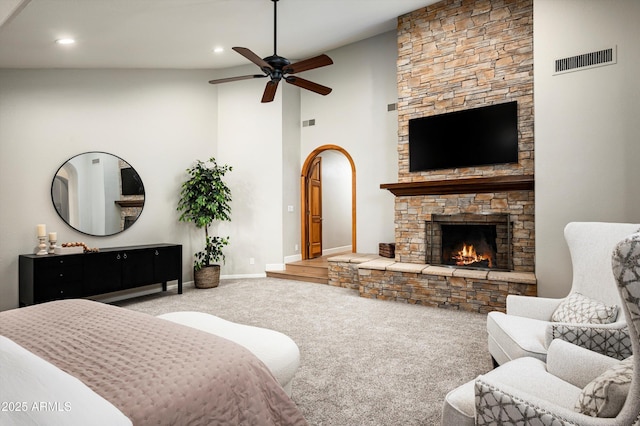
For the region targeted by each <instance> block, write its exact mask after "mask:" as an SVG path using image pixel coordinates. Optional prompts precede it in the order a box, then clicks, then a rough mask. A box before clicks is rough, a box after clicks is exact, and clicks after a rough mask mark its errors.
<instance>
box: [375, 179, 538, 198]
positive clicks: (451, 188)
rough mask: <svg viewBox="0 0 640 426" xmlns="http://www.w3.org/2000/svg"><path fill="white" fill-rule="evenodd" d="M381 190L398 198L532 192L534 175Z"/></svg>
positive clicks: (386, 185) (413, 184)
mask: <svg viewBox="0 0 640 426" xmlns="http://www.w3.org/2000/svg"><path fill="white" fill-rule="evenodd" d="M380 188H381V189H386V190H388V191H391V193H393V195H395V196H396V197H399V196H407V195H408V196H412V195H443V194H475V193H486V192H506V191H532V190H533V188H534V178H533V175H517V176H493V177H480V178H466V179H450V180H432V181H424V182H406V183H383V184H380Z"/></svg>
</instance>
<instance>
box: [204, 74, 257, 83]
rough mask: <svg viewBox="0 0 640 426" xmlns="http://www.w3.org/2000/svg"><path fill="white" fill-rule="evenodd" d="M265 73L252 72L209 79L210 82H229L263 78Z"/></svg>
mask: <svg viewBox="0 0 640 426" xmlns="http://www.w3.org/2000/svg"><path fill="white" fill-rule="evenodd" d="M264 77H266V75H263V74H253V75H241V76H238V77H227V78H218V79H216V80H209V83H210V84H219V83H229V82H230V81H239V80H249V79H251V78H264Z"/></svg>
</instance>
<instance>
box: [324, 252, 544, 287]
mask: <svg viewBox="0 0 640 426" xmlns="http://www.w3.org/2000/svg"><path fill="white" fill-rule="evenodd" d="M327 260H328V261H329V262H345V263H354V264H357V265H358V266H357V268H358V269H372V270H378V271H391V272H408V273H414V274H424V275H435V276H441V277H463V278H475V279H483V280H493V281H504V282H512V283H522V284H536V282H537V280H536V275H535V274H534V273H533V272H507V271H488V270H479V269H467V268H456V267H451V268H449V267H446V266H434V265H429V264H425V263H403V262H396V261H395V260H393V259H389V258H385V257H381V256H377V255H375V254H358V253H350V254H343V255H338V256H333V257H330V258H329V259H327Z"/></svg>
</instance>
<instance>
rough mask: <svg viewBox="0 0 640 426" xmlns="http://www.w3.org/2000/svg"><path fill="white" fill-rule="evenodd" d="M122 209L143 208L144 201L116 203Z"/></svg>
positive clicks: (118, 201)
mask: <svg viewBox="0 0 640 426" xmlns="http://www.w3.org/2000/svg"><path fill="white" fill-rule="evenodd" d="M114 202H115V203H116V204H117V205H119V206H120V207H143V206H144V200H116V201H114Z"/></svg>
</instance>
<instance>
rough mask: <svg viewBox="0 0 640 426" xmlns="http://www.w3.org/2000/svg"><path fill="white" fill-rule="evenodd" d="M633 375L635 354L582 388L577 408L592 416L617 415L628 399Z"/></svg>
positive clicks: (580, 411)
mask: <svg viewBox="0 0 640 426" xmlns="http://www.w3.org/2000/svg"><path fill="white" fill-rule="evenodd" d="M632 375H633V355H632V356H630V357H629V358H627V359H625V360H623V361H620V362H619V363H617V364H616V365H614V366H613V367H611V368H609V369H608V370H607V371H605V372H604V373H602V374H601V375H599V376H598V377H596V378H595V379H593V381H591V383H589V384H588V385H587V386H585V387H584V389H582V392H581V393H580V397H578V401H577V402H576V406H575V410H576V411H577V412H579V413H583V414H587V415H589V416H592V417H615V416H617V415H618V413H619V412H620V410H621V409H622V406H623V405H624V401H625V400H626V399H627V394H628V393H629V388H630V387H631V376H632Z"/></svg>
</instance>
